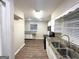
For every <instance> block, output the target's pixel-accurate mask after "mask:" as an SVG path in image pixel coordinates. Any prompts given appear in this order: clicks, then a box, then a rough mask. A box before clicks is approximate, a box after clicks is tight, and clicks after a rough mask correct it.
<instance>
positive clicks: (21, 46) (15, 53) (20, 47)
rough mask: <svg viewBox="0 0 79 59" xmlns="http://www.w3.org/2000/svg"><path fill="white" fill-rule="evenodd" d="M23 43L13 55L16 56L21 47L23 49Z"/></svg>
mask: <svg viewBox="0 0 79 59" xmlns="http://www.w3.org/2000/svg"><path fill="white" fill-rule="evenodd" d="M24 45H25V43H24V44H23V45H22V46H21V47H20V48H19V49H18V50H17V51H16V52H15V53H14V55H16V54H17V53H18V52H19V51H20V50H21V49H22V48H23V47H24Z"/></svg>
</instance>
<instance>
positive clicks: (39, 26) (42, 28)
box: [25, 21, 47, 39]
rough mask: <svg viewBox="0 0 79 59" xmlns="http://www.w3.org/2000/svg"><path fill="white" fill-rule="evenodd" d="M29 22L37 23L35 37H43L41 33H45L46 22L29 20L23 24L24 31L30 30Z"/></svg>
mask: <svg viewBox="0 0 79 59" xmlns="http://www.w3.org/2000/svg"><path fill="white" fill-rule="evenodd" d="M30 24H37V32H36V37H35V39H43V35H44V34H47V22H29V21H27V22H26V24H25V28H26V30H25V31H30Z"/></svg>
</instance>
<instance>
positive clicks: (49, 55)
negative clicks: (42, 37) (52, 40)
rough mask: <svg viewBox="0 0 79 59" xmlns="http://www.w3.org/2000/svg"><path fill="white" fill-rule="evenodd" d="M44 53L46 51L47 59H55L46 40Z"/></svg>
mask: <svg viewBox="0 0 79 59" xmlns="http://www.w3.org/2000/svg"><path fill="white" fill-rule="evenodd" d="M46 51H47V55H48V58H49V59H57V57H56V55H55V53H54V51H53V49H52V48H51V46H50V45H49V42H48V41H47V39H46Z"/></svg>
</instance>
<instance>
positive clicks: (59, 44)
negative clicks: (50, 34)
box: [52, 42, 65, 48]
mask: <svg viewBox="0 0 79 59" xmlns="http://www.w3.org/2000/svg"><path fill="white" fill-rule="evenodd" d="M52 45H53V46H54V47H55V48H65V47H64V46H63V44H61V43H60V42H52Z"/></svg>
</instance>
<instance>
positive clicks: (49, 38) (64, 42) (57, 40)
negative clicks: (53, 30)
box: [47, 37, 73, 59]
mask: <svg viewBox="0 0 79 59" xmlns="http://www.w3.org/2000/svg"><path fill="white" fill-rule="evenodd" d="M47 40H48V42H49V45H50V46H51V48H52V50H53V51H54V53H55V54H56V56H57V58H58V59H59V58H61V59H64V57H63V56H61V55H60V53H59V52H58V51H57V50H56V48H55V47H54V46H53V45H52V42H60V43H61V44H62V45H63V46H64V47H65V48H67V49H68V47H67V42H66V41H64V40H63V39H61V38H59V37H47ZM69 49H70V48H69ZM71 50H73V49H71Z"/></svg>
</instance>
